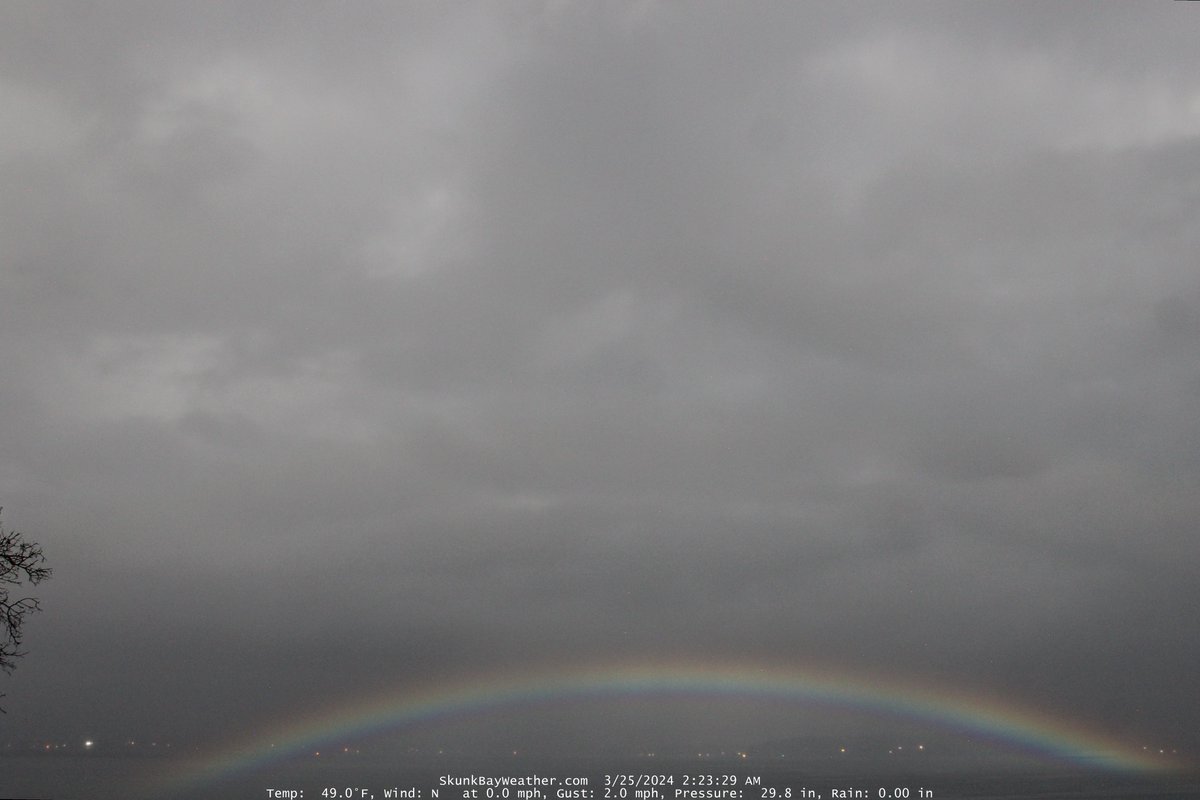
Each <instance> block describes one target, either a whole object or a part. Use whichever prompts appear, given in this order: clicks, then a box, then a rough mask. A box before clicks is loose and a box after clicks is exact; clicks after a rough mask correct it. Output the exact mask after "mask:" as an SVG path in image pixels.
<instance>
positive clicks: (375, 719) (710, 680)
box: [170, 662, 1166, 787]
mask: <svg viewBox="0 0 1200 800" xmlns="http://www.w3.org/2000/svg"><path fill="white" fill-rule="evenodd" d="M680 694H686V695H707V696H718V697H719V696H728V697H746V698H771V699H780V700H787V701H790V702H797V703H817V704H821V705H826V706H830V707H836V708H843V709H848V710H857V711H864V712H869V713H873V714H882V715H887V716H892V717H897V718H902V719H908V720H914V721H918V722H923V723H930V724H932V725H935V726H937V727H940V728H949V729H953V730H958V731H961V732H964V733H968V734H972V735H980V736H985V737H988V738H989V739H992V740H995V741H997V742H1000V743H1002V744H1005V745H1008V746H1010V747H1013V748H1017V749H1020V750H1022V751H1025V752H1031V753H1035V754H1039V755H1041V756H1044V757H1047V758H1051V759H1056V760H1063V761H1068V762H1077V763H1083V764H1087V765H1089V766H1093V767H1103V768H1107V769H1113V770H1121V771H1154V770H1159V769H1164V768H1165V766H1166V765H1164V763H1163V762H1162V761H1161V760H1158V759H1157V758H1156V757H1152V756H1150V755H1148V754H1147V753H1146V752H1144V751H1143V750H1142V749H1141V748H1133V747H1131V746H1129V745H1128V744H1124V743H1121V742H1119V741H1117V740H1115V739H1113V738H1111V737H1108V736H1106V735H1104V734H1102V733H1099V732H1097V731H1094V730H1091V729H1088V728H1086V727H1084V726H1081V725H1078V724H1074V723H1071V722H1069V721H1066V720H1063V719H1060V718H1058V717H1054V716H1050V715H1047V714H1044V713H1042V712H1039V711H1036V710H1033V709H1030V708H1025V707H1020V706H1016V705H1012V704H1009V703H1001V702H999V701H997V700H995V699H989V698H987V697H983V696H979V695H971V694H966V693H961V692H955V691H952V690H947V689H944V688H941V689H933V688H929V687H925V686H921V685H917V684H905V683H901V682H897V681H895V680H887V681H879V680H873V679H866V678H861V677H853V676H850V675H847V674H846V673H843V672H840V671H838V672H835V671H823V670H796V669H791V668H779V667H764V666H761V665H745V664H690V663H678V662H672V663H659V664H621V665H616V666H608V667H603V668H600V667H578V668H561V667H560V668H556V669H552V670H549V671H546V672H542V673H538V674H530V673H524V674H522V675H517V676H511V675H506V676H490V677H485V678H482V679H475V680H469V681H462V682H458V683H449V684H447V683H442V684H437V685H433V686H430V687H426V688H424V689H420V690H414V689H413V688H411V687H406V688H405V689H403V690H400V691H391V692H385V693H382V694H379V695H376V696H373V697H370V698H366V699H362V700H359V701H356V702H352V703H349V704H344V705H342V706H339V707H337V708H333V709H330V710H326V711H322V712H316V713H313V714H312V715H310V716H306V717H303V718H299V719H293V720H291V721H288V722H284V723H282V724H280V725H279V726H278V727H277V728H274V729H267V730H263V731H262V732H260V733H259V734H256V735H254V736H252V737H251V738H249V739H246V740H244V741H242V742H239V743H237V744H235V745H233V746H229V747H225V748H223V749H221V750H219V751H217V752H214V753H212V754H210V755H209V756H207V757H205V758H203V759H201V760H199V761H197V762H189V764H188V765H187V766H186V767H184V768H182V769H180V770H179V771H178V772H177V773H176V774H175V775H174V776H173V778H172V780H171V781H170V785H171V786H176V787H179V786H184V785H189V786H196V785H204V784H206V783H208V782H212V781H217V780H221V779H224V778H228V777H231V776H234V775H236V774H239V773H243V772H246V771H250V770H253V769H256V768H259V767H262V766H265V765H267V764H269V763H271V762H274V761H279V760H283V759H286V758H289V757H292V756H295V755H297V754H301V753H306V752H311V751H313V750H319V749H321V748H322V747H324V746H327V745H328V744H329V743H331V742H339V743H340V742H342V741H346V740H358V739H363V738H366V737H368V736H370V735H372V734H377V733H381V732H385V731H391V730H396V729H399V728H404V727H407V726H411V725H416V724H418V723H422V722H428V721H432V720H437V719H440V718H445V717H450V716H462V715H471V714H478V713H484V712H487V711H492V710H497V709H502V708H511V707H520V706H526V705H530V704H537V703H547V702H551V701H557V700H568V699H586V698H591V697H608V696H638V695H659V696H671V695H680Z"/></svg>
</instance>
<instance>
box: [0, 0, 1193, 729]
mask: <svg viewBox="0 0 1200 800" xmlns="http://www.w3.org/2000/svg"><path fill="white" fill-rule="evenodd" d="M1194 25H1195V22H1194V21H1193V20H1192V18H1191V16H1190V15H1189V14H1188V13H1186V10H1184V9H1181V8H1174V7H1164V8H1157V7H1155V8H1147V7H1137V8H1136V9H1135V8H1134V7H1132V6H1128V5H1112V6H1100V7H1097V6H1052V7H1043V6H1007V5H995V6H993V5H988V6H975V5H972V6H962V5H952V6H943V5H911V6H905V7H893V6H890V5H889V6H886V7H884V8H878V9H868V8H865V7H863V8H857V7H856V8H846V7H841V6H837V7H824V6H815V7H811V8H808V7H801V6H774V7H768V6H761V7H756V8H754V9H752V10H747V9H745V8H734V7H726V6H720V5H714V6H706V7H699V6H694V7H689V8H687V9H683V8H674V7H670V6H659V5H656V4H653V3H646V4H638V3H631V4H624V5H605V6H581V7H567V6H561V7H560V6H555V5H546V6H535V5H515V4H514V5H509V6H503V7H495V6H493V7H482V8H481V7H472V6H459V7H453V8H446V7H444V6H433V5H429V6H397V7H388V8H381V7H372V6H367V5H355V6H349V7H337V8H336V10H335V9H334V7H331V6H314V7H303V6H299V5H295V4H287V5H281V6H270V5H264V4H256V5H254V6H245V5H243V4H235V5H231V6H227V7H220V6H215V5H211V4H209V5H205V6H203V7H200V6H197V7H194V8H193V7H190V6H167V7H159V6H142V5H138V4H129V5H121V6H119V7H113V8H111V9H107V10H106V11H105V12H104V13H99V12H98V11H97V10H96V9H86V8H83V7H73V6H69V5H66V4H64V5H59V6H54V7H42V6H35V5H29V6H25V7H22V8H21V9H19V10H18V11H17V12H15V13H14V14H13V22H12V24H10V25H5V26H0V27H3V32H2V33H0V37H3V45H2V46H0V53H2V54H3V56H0V58H2V59H3V60H2V61H0V64H2V65H3V71H2V72H0V96H2V97H3V98H4V101H5V104H6V105H7V106H8V107H9V108H10V109H12V116H13V117H14V118H15V119H16V120H17V124H15V125H14V126H13V127H12V129H11V132H10V133H7V134H6V135H5V136H4V138H3V139H0V174H2V175H3V177H4V180H5V184H6V186H7V187H9V191H8V192H6V193H5V196H4V198H3V199H2V200H0V204H2V205H0V209H2V212H0V234H2V237H3V238H2V241H3V245H2V247H3V264H4V266H3V269H2V271H0V297H2V298H3V299H2V300H0V303H2V304H3V306H2V308H0V331H2V332H3V338H2V340H0V349H2V350H0V351H2V352H3V357H4V364H5V375H4V381H3V384H2V385H0V400H2V406H0V407H2V409H3V410H2V412H0V413H2V415H3V416H2V419H3V426H2V428H0V431H2V434H0V435H2V436H3V445H2V447H0V453H2V455H0V476H2V479H3V485H4V497H3V498H0V499H2V500H3V502H4V503H5V505H6V506H7V508H8V512H7V513H6V521H8V520H11V522H12V523H13V524H15V525H17V526H18V527H20V528H22V529H25V530H27V531H29V532H30V533H34V534H36V535H38V536H39V537H40V538H41V539H43V540H44V542H45V544H46V546H47V549H48V551H49V552H50V553H51V554H52V557H53V558H54V559H55V560H56V561H57V568H58V572H57V574H56V577H55V580H54V581H53V583H52V584H47V585H46V587H45V592H44V594H45V597H46V601H47V608H48V613H46V614H44V615H42V616H41V617H39V618H37V619H35V620H34V621H33V622H31V628H30V634H29V639H28V641H29V643H30V647H31V649H32V650H33V651H34V653H35V655H31V656H30V658H29V659H28V661H27V668H26V665H23V668H22V669H21V670H18V672H17V673H16V674H15V675H14V678H13V680H12V682H11V684H10V685H11V687H12V691H11V692H10V695H11V697H12V698H13V699H14V700H16V699H21V700H22V703H23V704H24V705H17V704H16V703H10V705H12V706H13V712H14V719H17V720H24V721H28V720H31V719H33V718H34V717H35V716H37V715H41V716H42V718H44V719H58V720H61V721H62V725H64V726H69V724H70V721H69V718H70V713H69V712H68V711H66V710H64V709H66V708H68V707H69V706H70V704H72V703H73V704H75V706H74V707H80V708H84V707H86V708H88V709H92V711H89V712H88V714H89V715H90V716H89V719H91V718H93V717H104V718H106V719H107V722H106V724H108V725H110V726H111V727H112V729H113V730H116V729H117V728H120V727H121V726H122V725H125V724H127V725H128V726H130V727H139V726H140V727H142V728H151V729H154V726H155V724H156V723H155V721H154V716H155V714H156V713H157V712H156V709H157V708H160V707H161V704H162V703H167V702H168V701H167V700H165V699H162V698H169V697H173V696H174V697H177V698H178V700H177V702H178V704H179V706H180V708H179V711H178V713H180V714H187V713H189V711H188V709H191V708H193V707H194V706H199V705H203V703H204V702H205V698H211V697H212V696H213V695H215V694H222V693H223V694H224V695H225V700H224V701H222V702H223V703H224V704H223V705H221V706H220V707H221V708H222V709H225V710H227V711H228V712H229V713H231V714H233V713H236V710H237V709H239V708H242V707H243V706H242V703H243V701H244V702H250V699H251V698H254V697H259V698H260V700H262V705H263V707H264V708H263V709H261V713H263V714H267V712H268V709H266V708H265V707H266V706H271V707H272V708H279V707H282V706H285V705H286V704H287V702H288V698H289V697H292V696H293V694H294V693H295V692H298V691H300V687H302V686H305V685H311V684H312V682H313V681H315V680H318V678H317V677H316V676H319V675H325V676H326V677H325V678H324V679H323V680H325V681H326V683H325V684H323V685H328V686H329V687H330V688H331V689H333V688H336V686H335V685H336V684H337V682H338V681H343V680H344V681H345V682H346V683H347V684H360V685H372V686H381V685H387V684H389V683H390V682H396V681H402V680H407V679H409V678H412V677H413V676H418V675H421V674H425V673H428V672H440V671H443V670H453V669H468V668H473V669H483V668H486V666H487V665H488V664H500V663H514V662H526V661H541V660H544V661H555V660H560V659H579V658H583V657H587V656H589V655H592V656H594V655H598V654H607V655H609V656H613V655H621V656H629V657H638V656H646V655H654V654H662V653H679V654H686V655H688V656H689V657H694V658H698V659H703V658H708V657H716V656H728V655H730V654H735V653H745V654H748V656H749V657H751V658H755V657H770V658H790V659H795V660H799V661H804V660H816V661H822V662H833V663H839V664H843V665H845V666H846V667H847V668H849V669H853V668H856V667H858V668H893V669H895V670H897V671H899V672H906V673H909V674H916V675H926V676H937V677H939V678H944V679H945V680H947V681H948V682H950V683H951V684H968V685H972V686H982V687H991V688H994V689H995V690H996V691H998V692H1004V693H1008V694H1011V695H1012V696H1014V697H1016V698H1021V697H1025V698H1030V699H1034V700H1046V701H1047V702H1050V701H1053V702H1054V703H1055V704H1056V705H1055V706H1054V707H1056V708H1062V709H1063V710H1064V713H1068V714H1069V713H1071V712H1072V711H1076V712H1078V713H1079V714H1080V715H1082V716H1088V714H1090V713H1092V712H1093V711H1095V715H1096V716H1099V717H1104V719H1105V721H1107V722H1108V723H1110V724H1111V725H1112V726H1114V728H1116V729H1129V730H1134V731H1138V732H1147V733H1154V732H1155V731H1156V730H1157V731H1158V734H1159V735H1161V736H1163V737H1170V736H1181V735H1183V734H1184V732H1186V731H1187V730H1189V729H1190V728H1189V725H1191V722H1190V721H1189V720H1187V719H1180V718H1179V717H1178V715H1177V709H1178V708H1179V707H1181V706H1182V705H1184V704H1183V703H1181V698H1187V697H1191V696H1194V692H1195V689H1196V686H1195V677H1194V675H1193V674H1192V670H1191V669H1190V667H1189V666H1188V665H1189V664H1191V663H1194V661H1195V659H1196V657H1197V656H1200V653H1197V652H1196V648H1197V645H1196V641H1197V639H1196V637H1195V636H1194V625H1193V623H1191V622H1190V621H1189V619H1188V618H1187V615H1186V613H1184V612H1183V609H1187V608H1190V607H1194V605H1195V601H1196V589H1195V588H1194V587H1195V585H1196V581H1195V580H1194V577H1195V576H1194V563H1193V562H1194V558H1192V557H1191V556H1190V554H1191V553H1192V551H1193V550H1194V541H1193V539H1194V521H1195V519H1197V516H1198V512H1200V507H1198V502H1197V499H1196V498H1197V496H1200V495H1198V493H1197V492H1196V491H1195V489H1196V478H1197V462H1196V453H1197V452H1200V447H1198V445H1200V426H1198V424H1197V421H1198V420H1200V413H1198V412H1200V362H1198V361H1197V359H1196V356H1195V353H1196V352H1197V347H1196V345H1197V344H1200V341H1198V338H1200V327H1198V326H1197V324H1196V320H1197V319H1198V318H1200V311H1198V309H1200V280H1198V279H1197V278H1196V271H1195V265H1194V253H1195V252H1196V251H1197V245H1198V244H1200V242H1198V239H1200V227H1198V226H1197V225H1196V222H1195V220H1196V219H1197V218H1198V217H1197V215H1196V213H1195V212H1196V207H1197V201H1198V199H1200V198H1198V194H1197V185H1198V184H1197V180H1196V175H1195V163H1196V155H1197V141H1198V140H1197V138H1196V137H1197V135H1198V134H1200V113H1198V112H1197V109H1198V107H1200V106H1198V105H1197V104H1198V102H1200V99H1198V98H1200V87H1198V86H1197V84H1196V82H1195V79H1194V75H1195V74H1197V70H1196V66H1197V64H1196V60H1197V59H1196V57H1195V55H1194V54H1193V52H1192V47H1191V43H1193V42H1194V40H1195V39H1194V36H1192V35H1191V34H1192V33H1194V31H1193V30H1192V28H1194ZM1184 42H1187V43H1188V46H1187V47H1185V46H1184ZM97 615H99V616H101V617H102V618H103V621H102V622H100V623H97V622H95V620H94V618H95V617H96V616H97ZM88 620H90V621H89V622H87V623H86V626H87V627H86V628H85V621H88ZM92 626H95V627H92ZM85 629H91V630H98V631H100V633H99V634H85V633H84V631H85ZM109 637H111V639H112V652H109V653H104V650H105V644H104V643H105V641H106V639H108V638H109ZM73 649H78V650H80V651H82V652H84V653H90V654H93V655H94V656H95V663H94V664H93V665H92V667H91V668H90V670H89V677H88V680H87V681H76V680H75V678H76V677H77V675H76V672H75V671H73V670H76V669H77V667H75V666H72V665H73V664H75V663H78V662H79V661H87V659H75V660H72V659H71V658H69V657H68V656H67V655H65V654H67V653H69V652H72V651H73ZM38 650H41V651H42V652H43V655H42V656H40V658H41V659H42V661H40V662H39V661H38V658H39V656H37V655H36V653H37V651H38ZM118 653H123V654H125V657H119V656H118V655H117V654H118ZM206 657H208V658H209V659H215V660H216V661H218V662H219V666H214V665H213V664H212V663H210V661H208V660H206ZM1131 670H1132V671H1135V672H1137V674H1138V675H1139V676H1140V677H1139V679H1138V680H1137V681H1136V682H1134V681H1132V680H1131V679H1128V678H1127V677H1122V676H1127V675H1128V674H1129V672H1130V671H1131ZM141 674H145V675H147V676H152V675H156V676H159V677H156V678H153V680H154V681H155V683H154V684H153V686H154V689H153V691H152V692H150V695H152V696H155V697H158V698H160V701H147V702H146V704H145V706H144V707H140V706H138V705H136V704H131V705H128V706H125V707H124V710H121V703H120V698H121V697H122V696H123V695H125V694H127V688H128V687H129V686H131V685H133V684H136V683H138V677H137V676H138V675H141ZM216 675H219V676H222V678H221V680H217V679H216V678H215V677H214V676H216ZM162 676H173V677H170V678H167V677H162ZM73 681H75V683H76V685H77V686H79V687H84V688H80V689H79V690H78V691H76V692H74V693H73V694H71V695H70V697H69V698H67V699H63V700H61V701H60V700H56V699H55V698H56V697H59V693H58V690H57V689H55V688H54V687H55V686H59V685H61V684H64V683H72V682H73ZM218 683H219V684H220V685H219V686H218V685H217V684H218ZM177 685H190V686H193V687H200V688H194V689H191V690H187V691H183V690H177V689H173V688H172V686H177ZM268 686H269V687H270V689H269V692H268V691H267V689H265V688H264V687H268ZM205 687H207V688H205ZM176 691H177V692H178V693H177V694H173V692H176ZM155 692H157V694H154V693H155ZM264 692H266V693H267V694H269V695H270V696H269V698H267V696H266V694H264ZM1100 697H1103V698H1104V701H1103V704H1102V706H1101V705H1099V701H1098V700H1097V698H1100ZM56 704H57V705H56ZM35 705H36V706H44V707H45V708H44V709H42V710H39V711H37V712H36V714H35V713H34V712H33V711H31V710H29V709H30V708H32V707H33V706H35ZM56 708H57V709H58V710H57V711H54V710H53V709H56ZM1097 709H1098V710H1097ZM205 713H206V714H208V716H207V717H204V718H205V719H210V720H212V725H213V726H216V725H218V724H219V720H221V719H222V718H223V717H222V715H221V714H218V713H216V712H211V711H210V712H205ZM197 714H198V715H197V716H196V719H197V720H199V719H200V716H202V715H199V712H197ZM1156 725H1161V727H1158V728H1156ZM197 727H204V724H203V723H202V722H197ZM1191 727H1193V728H1194V725H1193V726H1191Z"/></svg>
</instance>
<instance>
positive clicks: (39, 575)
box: [0, 509, 51, 711]
mask: <svg viewBox="0 0 1200 800" xmlns="http://www.w3.org/2000/svg"><path fill="white" fill-rule="evenodd" d="M0 510H2V509H0ZM45 562H46V557H45V556H44V555H42V546H41V545H40V544H38V543H37V542H27V541H25V537H24V536H23V535H21V534H20V533H19V532H17V531H8V532H5V530H4V528H3V527H2V526H0V670H4V671H5V672H12V670H13V667H15V666H16V660H17V659H18V658H20V657H21V656H23V655H25V653H24V652H23V651H22V650H21V637H22V636H23V631H22V630H21V628H22V626H23V625H24V624H25V617H26V615H28V614H32V613H33V612H34V611H37V610H39V608H40V606H39V605H38V601H37V599H36V598H33V597H18V598H16V599H12V598H11V597H10V596H9V587H12V586H20V585H21V584H22V583H28V584H29V585H31V586H32V585H34V584H38V583H41V582H42V581H44V580H46V578H49V577H50V572H51V570H50V568H49V567H44V566H42V564H44V563H45ZM3 696H4V695H3V694H0V697H3ZM3 710H4V709H2V708H0V711H3Z"/></svg>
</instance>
